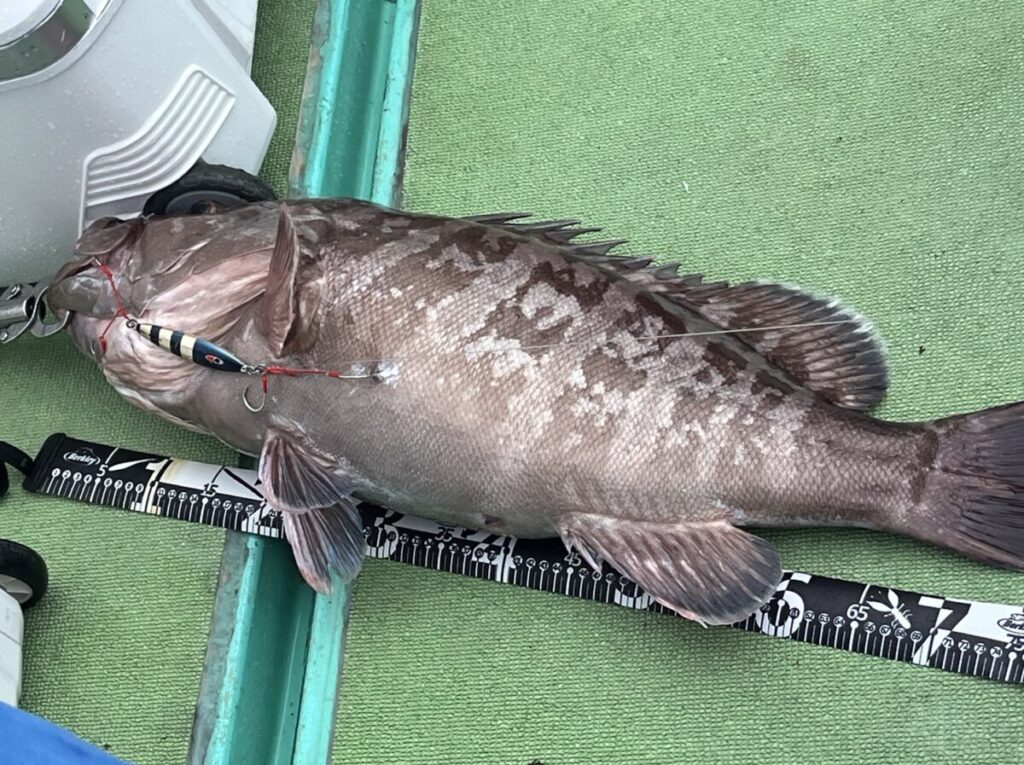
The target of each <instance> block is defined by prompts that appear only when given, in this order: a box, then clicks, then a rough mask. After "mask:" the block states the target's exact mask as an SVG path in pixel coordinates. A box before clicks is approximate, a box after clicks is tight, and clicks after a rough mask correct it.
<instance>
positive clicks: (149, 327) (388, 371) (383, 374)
mask: <svg viewBox="0 0 1024 765" xmlns="http://www.w3.org/2000/svg"><path fill="white" fill-rule="evenodd" d="M126 323H127V325H128V328H129V329H131V330H134V331H135V332H137V333H138V334H139V335H141V336H142V337H144V338H146V339H147V340H148V341H149V342H151V343H153V345H156V346H157V347H159V348H163V349H164V350H165V351H169V352H170V353H173V354H174V355H175V356H177V357H179V358H182V359H185V360H186V361H191V362H192V363H193V364H198V365H199V366H202V367H206V368H207V369H214V370H216V371H218V372H235V373H238V374H244V375H253V376H259V378H260V381H261V383H262V386H261V387H262V389H263V399H262V400H261V401H260V403H259V405H256V404H253V403H252V402H251V401H249V386H246V387H245V389H244V390H243V391H242V403H243V404H244V405H245V408H246V409H248V410H249V411H250V412H252V413H254V414H257V413H259V412H262V411H263V408H264V407H265V406H266V404H267V393H268V386H269V380H270V376H271V375H283V376H285V377H305V376H307V375H315V376H322V377H332V378H334V379H336V380H365V379H371V378H372V379H376V380H379V381H381V382H387V383H391V382H393V381H394V380H395V378H396V377H397V374H398V372H397V367H396V366H395V365H394V364H392V363H390V362H387V361H384V360H382V361H381V362H379V363H377V364H376V365H375V366H374V368H373V369H369V368H367V367H366V366H365V365H364V364H362V363H358V362H357V363H354V364H352V365H351V367H350V368H349V370H348V371H345V372H343V371H340V370H337V369H299V368H294V367H283V366H277V365H267V366H257V365H255V364H247V363H246V362H244V361H242V360H241V359H240V358H238V357H237V356H235V354H233V353H231V352H230V351H226V350H224V349H223V348H221V347H220V346H219V345H217V344H216V343H211V342H210V341H209V340H204V339H203V338H201V337H196V336H195V335H189V334H187V333H185V332H179V331H178V330H176V329H168V328H167V327H161V326H158V325H156V324H148V323H146V322H142V321H138V320H136V319H132V318H129V319H127V320H126Z"/></svg>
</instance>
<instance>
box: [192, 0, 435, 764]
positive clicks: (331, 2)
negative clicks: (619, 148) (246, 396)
mask: <svg viewBox="0 0 1024 765" xmlns="http://www.w3.org/2000/svg"><path fill="white" fill-rule="evenodd" d="M418 18H419V3H418V0H321V2H320V4H319V7H318V8H317V12H316V18H315V22H314V25H315V26H314V30H313V37H312V42H311V45H310V57H309V66H308V70H307V76H306V84H305V91H304V94H303V102H302V109H301V114H300V119H299V127H298V135H297V137H296V147H295V153H294V156H293V159H292V167H291V174H290V175H291V177H290V184H289V185H290V188H289V195H290V196H291V197H293V198H296V197H339V196H344V197H357V198H361V199H369V200H372V201H374V202H378V203H380V204H384V205H396V204H397V203H398V196H399V193H400V187H401V169H402V159H403V154H404V142H405V126H406V122H407V117H408V103H409V92H410V88H411V84H412V71H413V65H414V61H415V45H416V32H417V26H418ZM349 597H350V592H349V588H348V587H345V586H343V585H341V583H338V582H336V586H335V591H334V593H333V594H332V595H330V596H322V595H317V594H315V593H314V592H313V591H312V590H311V589H310V588H309V587H307V586H306V584H305V583H304V582H303V581H302V579H301V578H300V577H299V575H298V573H297V571H296V568H295V563H294V561H293V559H292V554H291V550H290V549H289V547H288V545H287V544H284V543H281V542H277V541H274V540H265V539H259V538H255V537H251V536H248V535H243V534H237V533H231V534H229V536H228V540H227V542H226V543H225V548H224V556H223V563H222V569H221V577H220V584H219V587H218V593H217V599H216V603H215V606H214V615H213V627H212V629H211V634H210V641H209V646H208V649H207V656H206V667H205V670H204V673H203V682H202V687H201V689H200V698H199V702H198V704H197V709H196V719H195V725H194V726H193V736H192V746H191V754H190V761H191V763H193V765H236V764H239V763H246V764H248V763H261V764H262V763H266V765H300V763H301V765H318V764H319V763H327V762H328V761H329V760H330V749H331V742H332V740H333V733H334V730H333V729H334V720H335V717H336V711H337V704H338V697H339V691H340V678H341V665H342V655H343V647H344V637H345V627H346V622H347V614H348V604H349Z"/></svg>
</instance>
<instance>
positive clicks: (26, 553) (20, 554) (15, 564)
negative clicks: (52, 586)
mask: <svg viewBox="0 0 1024 765" xmlns="http://www.w3.org/2000/svg"><path fill="white" fill-rule="evenodd" d="M49 579H50V574H49V572H48V571H47V569H46V561H44V560H43V559H42V557H40V555H39V553H37V552H36V551H35V550H33V549H32V548H30V547H25V545H20V544H18V543H17V542H12V541H11V540H9V539H0V590H3V591H4V592H6V593H7V594H8V595H10V596H11V597H12V598H14V599H15V600H16V601H18V603H19V604H20V605H21V607H22V608H23V609H25V608H31V607H32V606H34V605H35V604H36V603H37V602H38V601H39V599H40V598H41V597H43V593H45V592H46V585H47V584H48V583H49Z"/></svg>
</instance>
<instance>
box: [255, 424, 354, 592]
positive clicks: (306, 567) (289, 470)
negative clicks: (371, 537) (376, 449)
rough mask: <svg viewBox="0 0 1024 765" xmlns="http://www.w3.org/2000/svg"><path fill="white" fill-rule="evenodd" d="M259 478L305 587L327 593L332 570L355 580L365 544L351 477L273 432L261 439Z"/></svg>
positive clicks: (288, 436) (281, 433)
mask: <svg viewBox="0 0 1024 765" xmlns="http://www.w3.org/2000/svg"><path fill="white" fill-rule="evenodd" d="M259 476H260V481H261V483H262V490H263V494H264V496H265V497H266V498H267V502H268V503H269V504H270V506H271V507H273V508H274V509H275V510H280V511H281V512H282V513H283V515H284V532H285V537H286V538H287V539H288V541H289V543H291V546H292V552H293V553H294V555H295V562H296V563H297V564H298V567H299V571H300V572H301V573H302V576H303V578H304V579H305V580H306V581H307V582H308V583H309V585H310V586H311V587H313V589H315V590H317V591H318V592H324V593H327V592H330V591H331V576H330V571H331V569H333V570H334V571H336V572H337V573H338V575H339V576H341V578H342V579H343V580H345V581H350V580H351V579H352V578H354V577H355V575H356V574H357V573H358V571H359V568H360V565H361V563H362V559H363V551H364V549H365V546H366V542H365V539H364V537H363V522H362V517H361V516H360V514H359V510H358V509H357V508H356V503H355V501H354V499H353V498H352V486H353V484H352V480H351V479H350V477H349V476H348V475H346V474H345V473H344V471H342V470H339V469H338V468H337V467H336V466H335V465H334V463H333V462H332V461H331V460H329V459H327V458H326V457H325V456H323V455H321V454H319V453H317V452H316V451H315V450H313V449H312V448H310V447H309V446H306V445H305V444H303V443H302V441H301V437H300V436H298V435H295V434H292V433H289V432H287V431H285V430H281V429H277V428H270V429H269V430H268V431H267V435H266V436H265V437H264V439H263V451H262V453H261V454H260V465H259Z"/></svg>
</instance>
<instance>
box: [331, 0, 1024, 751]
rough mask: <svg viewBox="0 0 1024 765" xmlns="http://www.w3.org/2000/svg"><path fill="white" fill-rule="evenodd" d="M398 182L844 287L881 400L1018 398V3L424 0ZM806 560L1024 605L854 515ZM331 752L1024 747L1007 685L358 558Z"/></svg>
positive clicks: (683, 255) (1021, 104)
mask: <svg viewBox="0 0 1024 765" xmlns="http://www.w3.org/2000/svg"><path fill="white" fill-rule="evenodd" d="M424 6H425V8H424V17H423V25H422V29H421V38H420V52H419V60H418V64H417V67H418V70H417V77H416V84H415V93H414V99H413V104H412V116H411V135H410V146H409V157H408V166H407V183H406V198H405V204H406V206H408V207H412V208H415V209H421V210H430V211H438V212H447V213H471V212H489V211H494V210H520V209H527V210H533V211H535V212H536V213H537V214H538V215H541V216H545V217H580V218H582V219H584V220H585V221H587V222H588V223H590V224H593V225H602V226H605V227H606V232H607V233H609V234H610V235H612V236H615V237H620V236H621V237H628V238H630V239H631V240H632V244H631V245H630V246H629V248H628V250H632V251H634V252H641V253H648V254H649V253H656V254H658V255H659V257H662V258H664V259H669V258H671V259H674V260H678V261H680V262H683V263H685V268H686V270H687V271H704V272H706V273H707V274H708V275H709V276H711V277H717V278H732V279H746V278H771V279H776V280H785V281H789V282H796V283H800V284H802V285H804V286H806V287H807V288H810V289H812V290H815V291H818V292H822V293H826V294H831V295H836V296H839V297H842V298H843V299H845V300H846V301H848V302H850V303H852V304H853V305H854V306H856V307H858V308H859V309H860V310H861V311H863V312H864V313H865V314H867V315H868V316H869V317H870V318H871V319H872V320H873V321H874V322H875V323H876V325H877V327H878V329H879V331H880V332H881V334H882V335H883V336H884V337H885V338H886V340H887V342H888V346H889V353H890V356H891V363H892V370H893V385H892V391H891V394H890V396H889V399H888V402H887V403H886V405H885V407H884V409H883V410H882V411H881V414H882V415H883V416H885V417H889V418H893V419H912V418H917V417H933V416H940V415H945V414H949V413H953V412H959V411H966V410H971V409H975V408H979V407H983V406H986V405H989V404H995V403H999V402H1004V401H1009V400H1016V399H1021V398H1024V382H1022V381H1024V353H1022V351H1024V342H1022V340H1021V333H1020V322H1021V319H1022V316H1024V308H1022V306H1021V300H1020V296H1021V294H1022V289H1024V277H1022V276H1021V270H1022V266H1024V214H1022V213H1024V171H1022V170H1021V168H1022V167H1024V143H1022V138H1021V132H1020V123H1021V119H1022V118H1024V84H1022V80H1021V78H1020V76H1019V73H1020V71H1021V67H1022V65H1024V53H1022V49H1021V47H1020V45H1019V44H1018V41H1019V39H1020V35H1021V32H1022V26H1024V9H1022V8H1021V7H1019V6H1012V7H1011V6H1008V5H1006V4H1000V3H994V2H982V3H972V4H971V5H970V6H969V8H968V6H966V5H962V4H958V3H952V2H938V3H928V4H918V5H915V6H909V5H905V4H903V5H899V6H895V5H892V4H887V3H880V2H868V3H857V4H849V3H830V4H827V6H823V5H821V4H817V5H815V4H810V5H808V4H804V3H795V2H776V3H756V4H755V3H746V2H738V1H735V0H729V1H728V2H721V1H720V0H719V1H712V0H698V2H688V3H620V2H615V0H563V1H562V2H549V1H546V0H544V1H542V0H494V2H488V3H466V2H456V1H455V0H424ZM770 536H771V539H772V540H773V541H775V542H777V543H778V545H779V546H780V548H781V549H782V552H783V556H784V559H785V561H786V564H787V565H788V566H789V567H791V568H801V569H804V570H808V571H814V572H820V573H822V574H832V575H838V576H844V577H849V578H857V579H862V580H868V581H877V582H881V583H888V584H892V585H898V586H903V587H909V588H922V589H923V590H924V591H932V592H936V593H944V594H948V595H959V596H966V597H974V598H987V599H994V600H1001V601H1004V602H1010V603H1012V602H1018V603H1020V602H1024V575H1022V574H1014V573H1009V572H1005V571H996V570H993V569H990V568H986V567H984V566H982V565H980V564H975V563H973V562H970V561H967V560H964V559H961V558H957V557H955V556H953V555H952V554H948V553H946V552H943V551H941V550H937V549H932V548H929V547H926V546H924V545H921V544H917V543H914V542H910V541H905V540H902V539H897V538H894V537H890V536H886V535H882V534H872V533H869V532H858V531H827V532H823V531H801V532H781V531H780V532H775V533H772V534H771V535H770ZM346 652H347V656H346V664H345V667H346V672H345V678H344V688H343V697H342V706H341V711H340V715H339V720H338V734H337V735H338V742H337V746H336V751H335V762H337V763H345V765H356V764H357V763H379V762H391V763H445V765H454V764H455V763H480V762H495V763H499V762H500V763H519V764H520V765H527V764H528V763H530V762H532V761H534V760H535V759H536V760H539V761H540V762H542V763H544V765H570V764H571V765H575V764H577V763H668V762H673V763H675V762H689V761H694V762H707V763H763V762H766V761H782V760H783V759H785V760H786V761H789V762H802V761H807V762H810V761H830V762H865V763H868V762H894V761H908V760H914V761H925V762H962V761H971V762H987V763H995V762H1004V761H1010V760H1019V759H1020V756H1021V755H1022V754H1024V742H1022V739H1021V738H1020V736H1019V731H1020V719H1021V714H1022V713H1024V701H1022V697H1021V694H1020V689H1019V688H1015V687H1005V686H1001V685H996V684H992V683H986V682H982V681H979V680H975V679H970V678H961V677H957V676H953V675H947V674H945V673H942V672H939V671H935V670H928V669H921V668H916V667H911V666H905V665H900V664H896V663H893V662H887V661H882V660H877V659H872V658H868V657H862V656H856V655H851V654H844V653H841V652H838V651H833V650H827V649H824V648H818V647H814V646H805V645H800V644H789V643H786V642H783V641H780V640H774V639H771V638H767V637H761V636H756V635H747V634H742V633H738V632H734V631H730V630H724V629H711V630H707V631H705V630H702V629H700V628H699V627H695V626H693V625H690V624H687V623H684V622H682V621H680V620H676V619H673V618H670V617H659V616H652V615H646V614H638V613H634V612H630V611H625V610H620V609H618V608H615V607H612V606H604V605H597V604H589V603H582V602H578V601H574V600H571V599H568V598H562V597H558V596H554V595H550V596H549V595H544V594H539V593H533V592H526V591H522V590H518V589H514V588H511V587H503V586H499V585H494V584H488V583H483V582H476V581H471V580H467V579H463V578H458V577H455V576H451V575H447V574H442V573H431V572H425V571H422V570H417V569H411V568H408V567H405V566H403V565H401V564H397V563H371V564H369V565H368V567H367V569H366V571H365V572H364V573H363V574H362V575H361V577H360V578H359V580H358V585H357V588H356V593H355V604H354V614H353V617H352V623H351V629H350V632H349V636H348V641H347V649H346Z"/></svg>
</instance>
